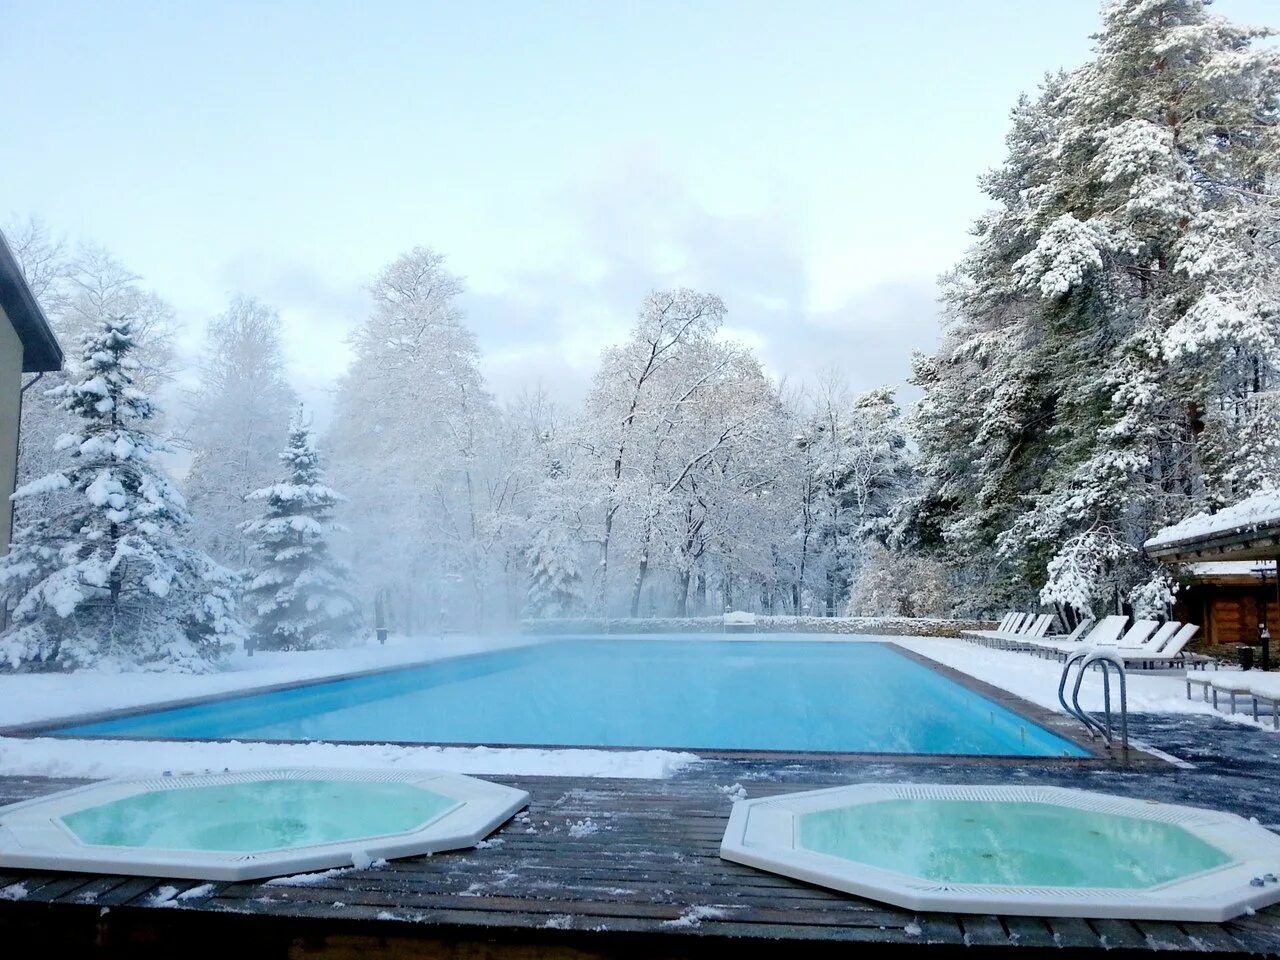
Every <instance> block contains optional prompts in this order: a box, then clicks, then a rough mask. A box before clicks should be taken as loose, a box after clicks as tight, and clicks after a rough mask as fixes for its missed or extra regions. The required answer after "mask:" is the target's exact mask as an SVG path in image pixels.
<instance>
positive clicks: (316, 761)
mask: <svg viewBox="0 0 1280 960" xmlns="http://www.w3.org/2000/svg"><path fill="white" fill-rule="evenodd" d="M697 760H698V758H697V757H696V756H695V755H694V754H691V753H676V752H673V751H670V750H580V749H566V750H542V749H533V748H529V749H525V748H518V747H512V748H493V747H430V746H422V747H405V746H394V745H391V744H382V745H374V746H370V745H367V744H338V743H240V742H238V741H227V742H203V741H200V742H174V741H156V740H59V739H54V738H48V737H38V738H34V739H27V738H18V737H0V776H22V777H86V778H102V777H152V776H160V775H162V774H164V773H175V774H177V773H208V772H216V773H221V772H222V771H224V770H237V771H239V770H266V769H272V768H275V767H304V768H306V767H342V768H349V769H356V770H443V771H447V772H449V773H470V774H478V775H487V776H497V775H502V774H506V775H508V776H524V775H546V776H564V777H619V778H624V779H641V780H658V779H662V778H665V777H669V776H671V775H672V774H673V773H675V772H677V771H679V770H681V769H684V768H685V767H687V766H689V765H690V764H693V763H696V762H697Z"/></svg>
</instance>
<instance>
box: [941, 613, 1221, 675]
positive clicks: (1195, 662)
mask: <svg viewBox="0 0 1280 960" xmlns="http://www.w3.org/2000/svg"><path fill="white" fill-rule="evenodd" d="M1052 623H1053V616H1052V614H1039V615H1036V614H1020V613H1009V614H1006V615H1005V618H1004V619H1003V620H1001V621H1000V625H999V626H998V627H997V628H996V629H995V630H970V631H965V633H964V634H963V636H964V638H965V639H966V640H971V641H973V642H975V643H981V644H983V645H984V646H989V647H995V648H997V649H1001V650H1018V651H1022V652H1025V653H1034V654H1036V655H1037V656H1042V657H1047V656H1052V657H1056V658H1057V659H1059V660H1065V659H1067V657H1069V656H1071V654H1073V653H1075V652H1077V651H1079V650H1091V651H1106V652H1109V653H1111V654H1113V655H1114V656H1115V657H1117V658H1118V659H1119V660H1121V661H1122V662H1123V663H1124V665H1125V666H1126V667H1137V668H1139V669H1148V670H1150V669H1157V668H1161V667H1165V668H1168V667H1183V666H1190V667H1203V666H1205V665H1206V664H1208V663H1210V662H1212V660H1211V658H1209V657H1203V656H1199V655H1198V654H1194V653H1189V652H1188V651H1187V649H1186V646H1187V644H1188V643H1190V642H1191V639H1192V638H1193V637H1194V636H1195V635H1196V633H1198V632H1199V630H1200V628H1199V627H1198V626H1197V625H1196V624H1194V623H1187V624H1183V623H1179V622H1177V621H1176V620H1170V621H1167V622H1165V623H1161V622H1160V621H1158V620H1136V621H1134V622H1133V624H1132V625H1129V618H1128V617H1126V616H1111V617H1103V618H1102V619H1101V620H1099V621H1097V622H1093V621H1082V622H1081V623H1080V624H1079V625H1078V626H1077V627H1076V628H1075V630H1073V631H1071V633H1069V634H1066V635H1065V636H1048V630H1049V627H1050V626H1051V625H1052Z"/></svg>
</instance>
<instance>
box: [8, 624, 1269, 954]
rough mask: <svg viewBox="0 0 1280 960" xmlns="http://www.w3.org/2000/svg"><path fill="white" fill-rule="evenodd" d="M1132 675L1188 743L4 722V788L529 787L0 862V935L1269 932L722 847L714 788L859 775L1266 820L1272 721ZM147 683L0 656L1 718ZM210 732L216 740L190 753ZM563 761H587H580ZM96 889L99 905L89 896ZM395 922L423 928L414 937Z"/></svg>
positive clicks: (283, 677)
mask: <svg viewBox="0 0 1280 960" xmlns="http://www.w3.org/2000/svg"><path fill="white" fill-rule="evenodd" d="M737 639H740V638H737ZM761 639H771V640H777V639H779V638H778V637H777V636H776V635H774V636H767V635H761ZM825 639H827V640H828V641H829V642H834V643H841V642H851V643H858V642H867V641H875V640H877V639H880V640H885V639H892V641H893V642H895V643H898V644H900V645H902V646H904V647H906V648H907V649H909V650H912V651H914V652H916V653H918V654H921V655H923V656H927V657H929V658H931V659H933V660H936V661H938V662H940V663H942V664H944V665H947V666H950V667H952V668H954V669H958V670H961V671H964V672H966V673H968V674H969V675H970V676H972V677H974V678H976V679H978V680H980V681H983V682H986V683H989V684H993V685H995V686H998V687H1001V688H1003V689H1004V690H1007V691H1009V692H1010V693H1011V694H1013V695H1016V696H1020V697H1023V698H1025V699H1026V700H1029V701H1031V703H1033V704H1037V705H1039V706H1041V707H1045V708H1052V707H1053V706H1054V704H1055V703H1056V682H1057V675H1058V669H1059V667H1058V666H1057V665H1056V664H1053V663H1050V662H1048V661H1044V660H1038V659H1036V658H1034V657H1028V656H1025V655H1023V654H1018V653H1010V652H1004V651H997V650H987V649H982V648H977V647H974V646H972V645H969V644H963V643H961V642H959V641H954V640H943V639H929V638H904V637H893V638H873V637H833V636H829V637H826V638H825ZM508 642H509V641H508ZM491 644H492V641H481V640H472V639H467V638H450V639H449V640H447V641H440V640H436V639H432V640H430V641H423V642H422V643H419V644H402V645H398V646H388V647H386V648H378V647H369V648H363V649H361V650H357V651H342V652H336V653H326V654H315V655H296V654H295V655H287V656H275V655H261V654H260V655H259V656H258V657H255V658H253V660H251V661H249V660H245V661H238V662H237V663H236V664H235V667H236V669H234V670H233V671H231V672H230V673H227V674H220V675H216V676H213V677H203V678H201V677H191V678H182V679H181V680H180V683H181V684H182V685H183V688H182V689H181V690H177V691H175V690H173V689H172V688H170V689H167V690H166V691H165V692H166V694H167V695H168V696H169V697H172V696H173V695H174V693H180V694H182V695H185V696H196V695H200V694H204V693H215V692H226V691H230V690H239V689H246V688H253V687H260V686H263V685H264V684H277V683H282V682H288V681H291V680H297V679H302V678H304V677H312V678H315V677H322V676H331V675H335V674H342V673H349V672H351V671H352V670H356V669H376V668H378V667H385V666H393V665H395V664H397V663H414V662H420V661H422V660H425V659H430V658H433V657H438V656H442V655H447V654H451V653H454V654H456V653H465V652H472V651H475V650H480V649H486V648H488V647H489V646H490V645H491ZM1224 675H1225V673H1224ZM31 681H34V686H35V687H37V688H39V689H38V690H36V691H35V692H34V693H30V694H24V695H22V696H17V695H16V694H15V690H16V689H17V687H16V686H15V685H16V684H20V683H23V682H31ZM1093 695H1094V694H1093V692H1092V691H1090V692H1089V696H1093ZM1130 696H1131V702H1132V705H1133V709H1134V711H1135V715H1134V717H1133V718H1132V727H1133V729H1132V732H1133V734H1134V736H1135V738H1137V739H1139V740H1141V741H1142V742H1144V743H1146V744H1148V745H1150V746H1151V747H1153V748H1155V749H1156V750H1158V751H1162V752H1166V753H1168V754H1170V755H1172V756H1175V757H1177V758H1179V759H1181V760H1183V761H1187V762H1186V763H1183V764H1180V765H1177V766H1175V765H1173V764H1164V763H1153V762H1147V763H1138V764H1133V765H1124V764H1107V763H1101V764H1100V763H1098V762H1076V763H1060V762H1059V763H1054V762H1046V761H1043V760H1036V759H1018V760H1009V759H998V760H991V759H988V760H984V759H981V758H915V759H911V760H899V759H894V758H887V757H886V758H879V759H874V758H868V759H862V760H850V759H847V758H844V759H841V758H834V757H823V756H819V755H812V756H809V757H785V758H779V757H773V758H769V757H763V758H753V759H740V758H739V759H731V758H723V757H703V758H700V759H698V760H697V762H693V760H694V759H695V758H692V757H688V756H679V755H676V756H674V757H673V756H672V755H669V754H668V755H666V756H665V757H661V756H657V755H660V754H662V753H663V752H662V751H626V752H622V753H618V752H615V751H560V750H557V751H538V750H512V751H497V750H485V749H483V748H477V749H458V750H439V749H438V748H431V747H422V748H401V747H361V746H338V745H328V744H309V745H289V744H252V745H243V744H229V743H213V744H191V743H140V742H137V741H134V742H128V743H120V744H118V747H119V749H118V751H115V752H113V751H114V750H115V747H113V746H112V745H111V744H108V743H105V742H102V741H92V742H77V741H70V740H52V739H22V738H12V739H6V740H0V802H6V801H10V800H18V799H23V798H25V797H29V796H34V795H38V794H42V793H45V792H49V791H52V790H56V789H59V788H62V787H64V786H68V785H71V784H72V783H79V782H83V780H75V781H69V780H65V779H64V780H54V779H46V778H45V777H43V776H41V774H46V775H47V774H53V773H60V774H61V775H62V776H64V777H67V776H71V775H72V772H73V771H80V772H79V773H78V774H76V775H78V776H79V777H99V776H105V775H107V774H109V773H110V774H114V773H134V772H138V773H142V772H147V771H154V770H155V769H156V768H159V769H161V770H163V769H173V770H185V769H193V768H195V769H199V768H206V767H207V768H215V769H221V768H222V767H225V766H232V765H234V766H246V765H247V766H248V767H254V766H259V765H266V764H278V763H280V762H281V761H280V756H281V754H280V752H279V751H294V750H298V751H304V752H305V753H304V756H303V758H302V759H300V760H299V759H296V758H295V759H294V760H292V761H290V762H302V763H304V764H306V763H311V762H318V761H320V760H321V759H323V762H325V763H331V764H332V763H340V764H342V765H364V764H370V765H386V766H392V767H399V768H401V769H409V768H412V767H413V766H416V765H422V766H432V767H435V768H438V769H451V770H461V771H464V772H474V773H483V774H485V775H487V776H488V777H489V778H491V779H494V780H495V781H497V782H500V783H506V784H509V785H511V786H515V787H518V788H520V789H524V790H528V791H529V793H530V794H531V798H532V799H531V804H530V808H529V810H528V812H527V813H525V814H522V815H520V816H519V817H518V818H517V819H516V820H514V821H512V822H511V823H509V824H507V825H506V826H505V827H503V828H502V829H501V830H500V831H499V832H498V833H497V834H496V835H495V836H493V837H491V838H490V839H489V840H488V841H486V842H484V843H481V844H480V845H479V846H478V847H477V848H476V849H474V850H470V851H465V852H462V853H455V854H441V855H437V856H434V857H423V858H413V859H409V860H404V861H395V862H392V863H390V864H387V865H379V866H373V867H370V868H368V869H364V870H355V869H352V870H345V871H325V872H323V873H319V874H309V875H305V876H299V877H290V878H285V879H283V880H277V881H271V882H267V883H201V882H196V881H174V880H163V879H160V880H149V879H145V878H129V877H124V876H93V875H87V874H81V875H74V874H59V873H52V872H48V873H41V872H15V871H6V870H4V869H2V868H0V941H3V942H6V943H7V944H11V945H13V946H15V947H19V948H20V947H22V946H30V947H31V948H32V949H33V950H34V948H35V947H36V945H38V946H39V947H40V949H41V951H42V953H45V952H48V951H49V950H51V949H55V950H56V949H57V948H58V947H59V946H60V945H67V946H72V947H74V946H75V945H77V944H79V945H83V944H87V943H92V942H95V941H97V942H101V938H103V937H106V938H107V939H108V940H110V941H111V942H114V943H117V944H122V943H123V944H127V943H130V942H143V941H145V942H147V943H150V944H152V945H157V944H158V945H163V946H166V947H169V948H172V950H176V949H178V948H179V947H181V948H183V949H186V948H188V947H189V945H190V944H192V943H201V944H207V945H208V946H209V949H210V950H215V948H216V949H217V950H218V951H225V950H226V949H228V947H227V944H231V943H236V944H243V943H246V942H253V943H255V944H258V945H263V949H264V950H266V949H268V948H270V949H278V952H279V953H280V955H284V953H285V951H286V949H287V947H288V945H289V944H291V943H293V944H296V943H298V942H301V941H302V940H303V939H305V941H306V942H307V944H308V949H312V948H314V949H315V950H316V951H320V950H322V949H323V948H325V947H326V946H330V947H334V948H335V949H336V948H337V947H338V946H340V945H341V946H343V947H345V948H346V949H348V950H349V951H359V950H362V949H366V948H367V949H370V950H372V949H375V948H376V947H378V945H379V944H385V943H386V942H388V941H387V938H391V940H392V941H396V938H403V939H402V940H399V941H396V942H401V943H402V947H403V949H404V950H406V951H409V952H412V950H414V949H420V950H429V949H433V948H434V947H433V945H435V946H439V945H440V944H443V943H450V944H459V943H460V944H472V943H480V942H483V943H485V944H486V945H487V946H486V949H488V950H490V953H491V954H492V955H494V956H498V955H501V952H502V950H504V949H506V948H510V949H511V952H512V955H518V956H530V955H536V951H539V950H545V951H547V952H553V951H555V950H557V949H559V950H563V949H565V948H568V947H576V948H577V949H579V950H584V951H587V952H588V953H591V952H596V953H605V954H607V953H610V952H611V951H621V952H629V953H631V954H634V955H666V954H669V953H673V952H678V953H679V954H680V955H682V956H697V955H706V956H723V955H724V954H725V953H726V952H728V951H734V952H740V951H741V950H743V949H747V950H748V951H749V952H750V951H752V950H756V949H761V950H762V949H773V947H772V946H769V944H773V943H776V942H777V941H789V942H790V943H791V944H793V945H794V944H796V943H801V942H803V943H805V944H806V947H805V948H804V949H806V951H808V952H815V951H817V952H821V951H823V950H825V949H827V948H830V949H831V950H832V951H833V955H834V952H840V953H842V955H843V953H845V952H847V950H848V949H849V944H850V943H875V944H876V945H877V947H879V948H880V949H881V950H893V949H898V950H901V951H902V952H904V953H911V952H915V951H918V950H919V949H920V948H921V947H925V948H928V947H930V946H933V947H936V948H938V950H939V952H940V953H945V952H948V950H949V949H960V948H962V947H963V946H966V945H968V946H1001V947H1007V948H1011V949H1013V948H1048V947H1074V948H1077V949H1079V950H1081V951H1086V952H1094V951H1098V952H1101V951H1103V950H1108V949H1109V950H1114V949H1117V948H1132V949H1134V950H1150V949H1153V948H1156V949H1168V950H1182V951H1203V950H1216V951H1220V952H1248V951H1264V952H1266V951H1272V952H1274V951H1277V950H1280V908H1273V909H1270V910H1267V911H1262V912H1261V913H1259V914H1257V915H1255V916H1250V917H1243V918H1240V919H1239V920H1237V921H1234V922H1232V923H1228V924H1181V923H1146V922H1126V921H1089V922H1085V921H1081V920H1061V919H1041V918H1026V917H980V916H961V915H952V914H916V913H913V912H911V911H905V910H898V909H895V908H893V907H889V906H886V905H884V904H879V903H875V902H872V901H869V900H864V899H861V898H858V897H851V896H844V895H841V894H838V893H834V892H831V891H825V890H818V889H814V888H811V887H808V886H805V885H803V884H800V883H796V882H794V881H790V880H787V879H785V878H783V877H778V876H771V875H768V874H764V873H760V872H758V871H754V870H751V869H750V868H747V867H742V866H739V865H736V864H731V863H727V862H725V861H722V860H720V859H719V857H718V845H719V841H720V838H721V835H722V833H723V830H724V826H725V824H726V822H727V818H728V814H729V810H730V806H731V801H732V799H734V798H736V797H742V796H748V797H756V796H765V795H770V794H775V793H779V792H784V791H792V790H799V789H805V788H811V787H812V788H816V787H822V786H829V785H834V784H844V783H856V782H901V781H908V782H910V781H920V782H923V781H930V782H947V783H963V784H982V783H1036V784H1052V785H1058V786H1079V787H1086V788H1089V789H1095V790H1102V791H1109V792H1114V793H1118V794H1123V795H1126V796H1136V797H1143V796H1147V797H1151V798H1153V799H1161V800H1166V801H1171V802H1179V803H1189V804H1193V805H1202V806H1208V807H1216V808H1220V809H1225V810H1229V811H1231V812H1235V813H1239V814H1242V815H1245V816H1254V817H1257V819H1258V820H1259V822H1260V823H1262V824H1263V825H1264V826H1267V827H1269V828H1270V829H1273V830H1280V750H1278V749H1277V744H1280V740H1277V739H1276V735H1275V734H1274V733H1271V732H1269V731H1264V730H1259V729H1256V728H1252V727H1250V726H1249V725H1247V724H1245V723H1244V721H1238V722H1232V721H1230V720H1228V719H1227V718H1224V717H1222V716H1220V715H1217V714H1213V713H1212V707H1211V706H1210V705H1208V704H1204V703H1197V702H1189V701H1188V700H1187V699H1186V695H1185V690H1184V688H1183V684H1182V681H1181V680H1180V679H1179V678H1177V677H1172V676H1135V677H1133V680H1132V686H1131V689H1130ZM77 697H81V699H79V700H77V699H76V698H77ZM154 699H155V697H154V694H153V693H152V692H151V685H150V682H149V678H147V677H145V676H143V677H139V676H128V675H119V676H111V675H101V674H93V675H78V676H76V675H73V676H45V677H34V678H33V677H24V678H19V677H4V678H0V711H3V713H0V716H3V718H4V719H5V721H6V722H8V723H15V722H21V721H30V720H35V719H40V718H46V719H47V718H49V717H52V716H55V715H57V714H60V713H65V712H66V711H65V710H64V709H61V706H62V705H65V704H66V703H74V704H76V706H77V708H83V709H102V708H115V707H124V706H136V705H139V704H144V703H147V702H149V701H152V700H154ZM1087 702H1088V701H1087ZM153 748H154V750H155V751H156V752H154V753H152V752H150V751H152V749H153ZM206 749H207V750H225V751H228V752H226V753H219V754H217V755H215V754H213V753H204V752H202V751H205V750H206ZM171 751H172V752H171ZM259 751H261V752H260V753H259ZM330 751H341V752H342V753H341V755H340V756H338V755H336V754H334V753H331V752H330ZM389 751H390V752H389ZM322 754H323V758H322V757H321V755H322ZM592 755H596V756H592ZM574 763H579V764H582V766H581V767H580V768H578V769H575V768H574V767H573V766H572V764H574ZM609 764H614V765H615V766H612V767H610V766H609ZM5 774H9V776H5ZM19 774H20V776H19ZM640 777H649V778H650V779H641V778H640ZM104 908H109V909H107V912H105V913H104V912H103V911H104ZM410 941H421V942H422V945H421V947H413V946H412V945H411V944H410ZM405 944H410V945H409V946H404V945H405ZM520 951H524V952H520ZM487 955H488V954H487ZM822 955H826V954H825V953H822Z"/></svg>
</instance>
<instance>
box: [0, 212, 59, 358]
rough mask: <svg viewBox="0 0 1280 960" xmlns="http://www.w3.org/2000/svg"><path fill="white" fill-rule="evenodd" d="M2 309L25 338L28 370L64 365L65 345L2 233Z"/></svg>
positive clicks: (24, 347)
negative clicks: (48, 318) (50, 324)
mask: <svg viewBox="0 0 1280 960" xmlns="http://www.w3.org/2000/svg"><path fill="white" fill-rule="evenodd" d="M0 309H3V310H4V312H5V316H7V317H8V318H9V322H10V323H11V324H13V329H14V330H15V331H16V332H17V334H18V339H20V340H21V341H22V369H23V371H24V372H26V373H34V372H36V371H43V370H58V369H60V368H61V367H62V347H61V346H59V345H58V338H57V337H55V336H54V334H53V329H52V328H51V327H50V326H49V321H48V320H46V319H45V316H44V311H43V310H41V309H40V304H38V303H36V298H35V296H34V295H32V293H31V288H30V287H28V286H27V281H26V279H25V278H23V276H22V269H21V268H20V267H19V266H18V261H17V260H16V259H14V256H13V251H12V250H10V249H9V243H8V241H7V240H5V238H4V234H3V233H0Z"/></svg>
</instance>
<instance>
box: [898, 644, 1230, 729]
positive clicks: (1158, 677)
mask: <svg viewBox="0 0 1280 960" xmlns="http://www.w3.org/2000/svg"><path fill="white" fill-rule="evenodd" d="M892 640H893V642H894V643H897V644H898V645H900V646H903V647H906V648H908V649H910V650H914V651H916V652H917V653H921V654H924V655H925V656H926V657H929V658H930V659H932V660H936V661H938V663H941V664H945V665H946V666H948V667H954V668H955V669H956V670H961V671H963V672H964V673H967V674H969V675H970V676H971V677H975V678H977V679H978V680H982V681H985V682H986V683H989V684H991V685H992V686H995V687H1001V688H1003V689H1005V690H1008V691H1009V692H1010V693H1013V694H1017V695H1018V696H1020V697H1022V698H1023V699H1024V700H1030V701H1031V702H1032V703H1034V704H1037V705H1039V706H1042V707H1048V708H1049V709H1051V710H1058V709H1060V708H1059V707H1058V679H1059V678H1060V677H1061V676H1062V664H1061V663H1059V662H1058V661H1057V660H1046V659H1044V658H1043V657H1035V656H1032V655H1031V654H1029V653H1014V652H1010V651H1007V650H992V649H990V648H988V647H980V646H978V645H976V644H972V643H964V642H963V641H959V640H939V639H932V638H928V637H893V638H892ZM1213 673H1214V672H1213V671H1212V670H1211V671H1209V674H1208V676H1213ZM1197 675H1199V673H1198V671H1197ZM1223 675H1224V676H1225V675H1226V674H1225V673H1224V674H1223ZM1128 686H1129V712H1130V713H1213V712H1214V711H1213V708H1212V707H1210V706H1209V705H1208V704H1206V703H1202V702H1199V701H1198V700H1188V699H1187V686H1186V682H1185V681H1184V680H1183V678H1182V674H1181V673H1178V674H1143V673H1140V672H1138V673H1135V672H1130V673H1129V675H1128ZM1113 696H1114V691H1113ZM1080 705H1081V706H1083V707H1084V708H1085V709H1086V710H1101V709H1102V680H1101V678H1100V677H1099V678H1097V679H1094V677H1093V676H1090V677H1086V678H1085V681H1084V684H1083V685H1082V686H1081V688H1080Z"/></svg>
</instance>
